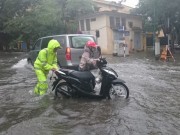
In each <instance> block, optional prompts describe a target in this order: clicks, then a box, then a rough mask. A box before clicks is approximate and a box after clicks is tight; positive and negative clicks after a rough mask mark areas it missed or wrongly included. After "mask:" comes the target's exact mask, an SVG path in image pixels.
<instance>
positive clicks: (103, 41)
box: [79, 0, 144, 54]
mask: <svg viewBox="0 0 180 135" xmlns="http://www.w3.org/2000/svg"><path fill="white" fill-rule="evenodd" d="M93 1H94V3H95V5H96V9H97V10H98V11H97V12H95V13H93V14H89V15H86V16H82V17H80V18H79V29H80V30H81V31H82V32H83V33H86V34H92V35H96V30H99V33H100V37H99V38H97V42H98V45H100V46H101V48H102V53H104V54H113V52H114V50H116V48H115V45H116V44H117V43H119V42H121V41H122V40H125V43H126V44H127V49H128V52H129V51H130V52H131V51H133V50H143V49H144V47H143V43H142V42H143V40H142V39H143V36H142V35H143V34H142V19H141V17H140V16H137V15H133V14H131V13H130V10H131V9H132V8H131V7H128V6H124V5H122V4H120V3H115V2H107V1H104V0H93Z"/></svg>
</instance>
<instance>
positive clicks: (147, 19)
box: [135, 0, 180, 39]
mask: <svg viewBox="0 0 180 135" xmlns="http://www.w3.org/2000/svg"><path fill="white" fill-rule="evenodd" d="M179 5H180V0H171V1H169V0H139V5H138V7H137V9H136V10H135V13H137V14H140V15H142V16H143V20H144V30H145V31H153V30H155V31H156V30H158V29H159V28H163V30H164V32H165V33H166V34H167V33H174V32H175V33H177V35H180V8H179ZM168 20H169V21H168ZM168 24H169V25H168ZM179 39H180V38H179Z"/></svg>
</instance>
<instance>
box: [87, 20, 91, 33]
mask: <svg viewBox="0 0 180 135" xmlns="http://www.w3.org/2000/svg"><path fill="white" fill-rule="evenodd" d="M90 29H91V28H90V20H89V19H86V30H87V31H90Z"/></svg>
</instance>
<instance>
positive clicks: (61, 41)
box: [54, 36, 66, 48]
mask: <svg viewBox="0 0 180 135" xmlns="http://www.w3.org/2000/svg"><path fill="white" fill-rule="evenodd" d="M54 39H55V40H57V41H58V42H59V43H60V44H61V47H62V48H65V45H66V36H57V37H54Z"/></svg>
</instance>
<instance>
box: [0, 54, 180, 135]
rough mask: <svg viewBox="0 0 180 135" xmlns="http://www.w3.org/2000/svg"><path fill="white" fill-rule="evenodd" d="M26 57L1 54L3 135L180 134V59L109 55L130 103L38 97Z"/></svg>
mask: <svg viewBox="0 0 180 135" xmlns="http://www.w3.org/2000/svg"><path fill="white" fill-rule="evenodd" d="M179 53H180V52H179ZM24 56H25V55H24V54H21V53H2V52H0V134H1V135H42V134H43V135H146V134H147V135H179V134H180V83H179V82H180V81H179V80H180V54H178V53H176V55H175V57H176V59H177V60H176V62H175V63H173V62H168V63H164V62H161V61H156V60H154V58H153V55H152V54H151V53H146V54H145V53H138V54H132V55H131V56H129V57H126V58H123V57H111V56H106V57H107V60H108V61H109V66H110V67H112V68H114V69H115V70H116V71H117V72H118V74H119V77H120V78H121V79H123V80H125V81H126V82H127V86H128V87H129V89H130V98H129V100H126V101H122V100H114V101H111V100H102V101H95V100H90V99H88V100H87V99H61V100H54V93H53V92H51V90H49V91H48V93H47V94H46V95H44V96H42V97H36V96H34V95H33V94H32V91H33V88H34V85H35V83H36V76H35V74H34V71H33V69H32V67H31V66H30V65H28V64H27V63H26V60H25V59H24ZM49 83H51V82H49Z"/></svg>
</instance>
